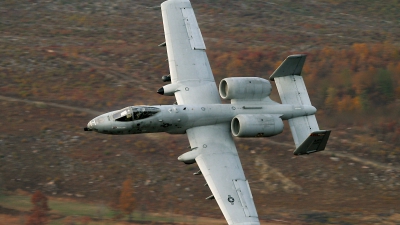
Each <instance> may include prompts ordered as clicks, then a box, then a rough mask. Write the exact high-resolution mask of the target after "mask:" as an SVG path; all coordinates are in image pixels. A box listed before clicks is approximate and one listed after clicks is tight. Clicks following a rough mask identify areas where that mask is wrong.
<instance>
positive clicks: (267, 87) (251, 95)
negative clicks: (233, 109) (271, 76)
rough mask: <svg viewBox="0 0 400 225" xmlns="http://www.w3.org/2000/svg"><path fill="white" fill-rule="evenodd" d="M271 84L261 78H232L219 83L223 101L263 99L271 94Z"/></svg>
mask: <svg viewBox="0 0 400 225" xmlns="http://www.w3.org/2000/svg"><path fill="white" fill-rule="evenodd" d="M271 90H272V87H271V83H270V82H269V81H268V80H266V79H263V78H260V77H230V78H225V79H223V80H221V82H220V83H219V94H220V95H221V98H223V99H249V100H250V99H259V100H261V99H263V98H265V97H268V96H269V95H270V94H271Z"/></svg>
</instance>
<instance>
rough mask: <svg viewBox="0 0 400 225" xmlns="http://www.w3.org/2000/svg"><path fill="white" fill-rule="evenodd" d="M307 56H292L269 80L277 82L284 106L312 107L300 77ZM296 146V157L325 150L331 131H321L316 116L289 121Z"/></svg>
mask: <svg viewBox="0 0 400 225" xmlns="http://www.w3.org/2000/svg"><path fill="white" fill-rule="evenodd" d="M305 60H306V55H303V54H301V55H290V56H288V57H287V58H286V59H285V61H283V62H282V64H281V65H280V66H279V67H278V68H277V69H276V70H275V72H273V73H272V75H271V77H270V78H269V79H270V80H271V81H275V83H276V86H277V88H278V92H279V96H280V98H281V101H282V103H283V104H291V105H311V101H310V97H309V96H308V93H307V89H306V86H305V84H304V80H303V77H302V76H300V74H301V70H302V69H303V65H304V62H305ZM288 121H289V125H290V130H291V132H292V136H293V139H294V143H295V145H296V150H295V151H294V154H295V155H302V154H310V153H314V152H318V151H322V150H324V149H325V146H326V143H327V141H328V138H329V134H330V131H321V130H319V127H318V123H317V119H316V117H315V115H310V116H301V117H296V118H293V119H289V120H288Z"/></svg>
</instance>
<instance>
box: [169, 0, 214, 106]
mask: <svg viewBox="0 0 400 225" xmlns="http://www.w3.org/2000/svg"><path fill="white" fill-rule="evenodd" d="M161 11H162V17H163V24H164V32H165V43H166V47H167V53H168V63H169V69H170V74H171V82H172V83H173V84H174V83H177V84H178V85H179V86H178V89H177V90H179V91H177V92H175V97H176V100H177V103H178V104H186V103H190V104H215V103H220V98H219V94H218V90H217V86H216V85H215V81H214V76H213V74H212V71H211V67H210V63H209V62H208V58H207V55H206V51H205V50H206V47H205V44H204V41H203V37H202V35H201V32H200V29H199V26H198V24H197V20H196V17H195V15H194V11H193V8H192V5H191V4H190V2H189V1H188V0H169V1H165V2H163V3H162V4H161Z"/></svg>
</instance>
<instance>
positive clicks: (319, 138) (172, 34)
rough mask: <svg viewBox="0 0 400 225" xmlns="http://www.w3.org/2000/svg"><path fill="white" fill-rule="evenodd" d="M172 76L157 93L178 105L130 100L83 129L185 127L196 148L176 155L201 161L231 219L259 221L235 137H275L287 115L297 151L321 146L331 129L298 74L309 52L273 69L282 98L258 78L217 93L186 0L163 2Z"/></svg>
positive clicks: (178, 130) (235, 81)
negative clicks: (319, 117) (322, 121)
mask: <svg viewBox="0 0 400 225" xmlns="http://www.w3.org/2000/svg"><path fill="white" fill-rule="evenodd" d="M161 10H162V17H163V24H164V32H165V43H163V44H162V45H166V48H167V53H168V63H169V68H170V75H169V76H164V77H163V80H164V81H171V83H170V84H168V85H165V86H163V87H162V88H160V89H159V90H158V91H157V92H158V93H159V94H162V95H170V96H173V95H175V98H176V101H177V105H155V106H129V107H126V108H124V109H122V110H118V111H113V112H109V113H106V114H103V115H101V116H98V117H96V118H94V119H93V120H91V121H90V122H89V123H88V125H87V127H85V130H87V131H91V130H93V131H96V132H98V133H103V134H115V135H122V134H137V133H153V132H167V133H170V134H185V133H186V134H187V136H188V138H189V142H190V148H191V150H190V151H188V152H186V153H184V154H182V155H181V156H179V158H178V160H180V161H182V162H184V163H187V164H190V163H195V162H196V163H197V165H198V166H199V167H200V171H199V172H197V173H196V175H198V174H203V176H204V178H205V180H206V181H207V184H208V186H209V187H210V189H211V192H212V195H211V196H209V197H208V198H207V199H215V200H216V201H217V203H218V205H219V207H220V208H221V210H222V213H223V214H224V216H225V218H226V220H227V222H228V224H246V225H253V224H260V223H259V219H258V215H257V211H256V207H255V205H254V201H253V196H252V194H251V191H250V186H249V182H248V181H247V179H246V177H245V175H244V172H243V168H242V165H241V163H240V159H239V156H238V153H237V150H236V147H235V144H234V141H233V138H232V135H233V136H235V137H238V138H243V137H270V136H274V135H277V134H280V133H281V132H282V131H283V122H282V120H288V121H289V125H290V129H291V133H292V135H293V139H294V143H295V146H296V149H295V151H294V154H295V155H302V154H310V153H313V152H318V151H321V150H324V148H325V146H326V143H327V140H328V138H329V134H330V131H327V130H319V128H318V124H317V121H316V118H315V115H314V114H315V112H316V111H317V110H316V108H315V107H313V106H312V105H311V102H310V98H309V96H308V94H307V90H306V87H305V85H304V81H303V78H302V77H301V76H300V73H301V70H302V67H303V64H304V61H305V59H306V56H305V55H291V56H289V57H287V58H286V59H285V61H283V63H282V64H281V65H280V66H279V67H278V68H277V69H276V70H275V72H273V73H272V75H271V76H270V78H269V79H270V80H271V81H275V83H276V86H277V87H278V92H279V95H280V98H281V101H282V104H279V103H277V102H274V101H272V100H271V99H270V98H269V95H270V93H271V84H270V82H269V81H268V80H266V79H263V78H259V77H231V78H225V79H223V80H222V81H221V83H220V84H219V95H220V96H221V97H222V98H223V99H229V100H231V104H221V100H220V98H219V95H218V91H217V87H216V84H215V81H214V77H213V74H212V72H211V68H210V64H209V62H208V59H207V55H206V51H205V50H206V47H205V44H204V41H203V37H202V35H201V32H200V29H199V26H198V24H197V21H196V17H195V14H194V11H193V8H192V6H191V4H190V2H189V0H168V1H165V2H164V3H162V4H161Z"/></svg>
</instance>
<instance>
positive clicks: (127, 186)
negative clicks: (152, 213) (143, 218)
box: [119, 177, 136, 221]
mask: <svg viewBox="0 0 400 225" xmlns="http://www.w3.org/2000/svg"><path fill="white" fill-rule="evenodd" d="M132 185H133V181H132V178H131V177H128V178H127V179H126V180H125V181H124V182H123V183H122V190H121V195H120V196H119V209H120V210H121V211H122V212H124V213H125V214H126V215H128V216H129V221H132V212H133V210H134V209H135V207H136V200H135V197H134V196H133V195H134V194H133V188H132Z"/></svg>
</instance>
